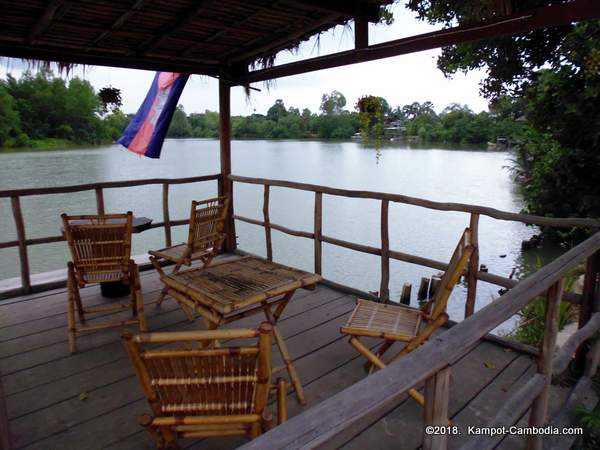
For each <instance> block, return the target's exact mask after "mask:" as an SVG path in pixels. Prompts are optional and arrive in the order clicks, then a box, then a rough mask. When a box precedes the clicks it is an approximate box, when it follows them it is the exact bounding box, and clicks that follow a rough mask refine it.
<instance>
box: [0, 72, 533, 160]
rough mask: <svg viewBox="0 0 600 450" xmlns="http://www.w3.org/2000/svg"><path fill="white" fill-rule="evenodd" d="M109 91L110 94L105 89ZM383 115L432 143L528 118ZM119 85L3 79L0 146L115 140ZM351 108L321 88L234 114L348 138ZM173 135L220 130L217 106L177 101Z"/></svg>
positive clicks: (214, 134)
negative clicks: (316, 94) (310, 101)
mask: <svg viewBox="0 0 600 450" xmlns="http://www.w3.org/2000/svg"><path fill="white" fill-rule="evenodd" d="M103 91H109V92H110V94H111V95H110V100H108V101H107V96H106V95H102V94H103ZM378 100H379V102H380V105H381V110H382V113H383V114H382V117H381V124H380V125H381V126H380V127H379V131H380V132H383V135H382V136H383V138H384V139H385V140H390V139H392V140H406V141H407V142H417V143H431V144H434V143H435V144H439V143H442V144H471V145H485V144H487V143H488V142H490V141H491V142H496V139H497V138H498V137H499V136H503V137H508V138H509V139H514V138H515V137H516V136H518V135H519V134H520V132H521V131H520V130H521V128H522V124H521V123H520V122H519V121H517V120H515V119H514V118H513V117H511V116H510V114H507V112H506V111H502V110H494V111H491V112H481V113H474V112H473V111H471V110H470V109H469V108H468V107H467V106H466V105H459V104H452V105H449V106H448V107H446V108H444V110H443V111H442V112H441V113H439V114H438V113H436V111H435V109H434V105H433V103H432V102H429V101H427V102H424V103H418V102H414V103H412V104H409V105H404V106H397V107H395V108H392V107H390V106H389V104H388V102H387V101H386V100H385V99H383V98H380V97H378ZM120 106H121V103H120V92H118V89H115V88H112V87H111V88H104V89H102V90H100V91H99V92H96V91H95V90H94V88H93V87H92V85H91V84H90V83H89V82H88V81H86V80H82V79H80V78H78V77H74V78H71V79H70V80H69V81H66V80H64V79H62V78H60V77H55V76H54V75H53V74H52V73H51V72H48V71H39V72H37V73H36V74H32V73H30V72H25V73H24V74H23V75H22V76H21V77H20V78H19V79H17V78H14V77H12V76H11V75H7V77H6V79H5V80H0V151H4V152H5V151H8V150H10V151H19V150H52V149H60V148H74V147H81V146H88V145H103V144H111V143H114V142H115V141H116V140H117V139H118V138H119V137H120V135H121V132H122V130H123V129H124V128H125V127H126V126H127V124H128V123H129V121H130V120H131V118H132V117H133V114H124V113H123V112H122V111H121V110H120ZM354 109H355V111H350V110H348V109H347V108H346V98H345V96H344V95H343V94H342V93H340V92H338V91H333V92H331V93H330V94H323V96H322V97H321V104H320V108H319V112H318V113H314V112H311V111H310V110H309V109H308V108H305V109H303V110H302V111H300V110H299V109H298V108H295V107H286V105H285V104H284V102H283V100H281V99H278V100H276V101H275V103H274V104H273V105H272V106H271V107H270V108H269V109H268V111H267V113H266V114H256V113H255V114H251V115H249V116H233V117H232V137H233V138H236V139H324V140H347V139H351V138H353V137H354V138H355V137H357V136H358V135H359V133H360V134H362V135H363V138H364V137H366V138H368V136H365V135H364V130H362V129H361V113H360V112H358V105H356V106H355V108H354ZM167 137H169V138H218V137H219V114H218V112H215V111H209V110H206V111H205V112H204V113H191V114H186V112H185V110H184V109H183V107H182V106H181V105H180V106H178V108H177V110H176V111H175V113H174V115H173V120H172V122H171V126H170V128H169V132H168V134H167Z"/></svg>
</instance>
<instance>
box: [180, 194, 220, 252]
mask: <svg viewBox="0 0 600 450" xmlns="http://www.w3.org/2000/svg"><path fill="white" fill-rule="evenodd" d="M228 207H229V197H216V198H211V199H208V200H203V201H199V202H198V201H195V200H194V201H192V211H191V213H190V228H189V233H188V243H187V245H188V248H190V249H191V252H192V253H196V252H199V251H206V250H210V249H213V247H214V246H215V244H216V243H217V242H219V237H220V236H221V234H222V232H223V227H224V224H225V217H226V215H227V208H228ZM215 250H216V249H215Z"/></svg>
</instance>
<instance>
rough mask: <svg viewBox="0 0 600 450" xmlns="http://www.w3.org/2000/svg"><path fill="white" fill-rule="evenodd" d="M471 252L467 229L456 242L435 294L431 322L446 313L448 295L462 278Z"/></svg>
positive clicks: (469, 233)
mask: <svg viewBox="0 0 600 450" xmlns="http://www.w3.org/2000/svg"><path fill="white" fill-rule="evenodd" d="M473 250H474V247H473V245H472V243H471V230H470V229H469V228H465V231H464V232H463V233H462V235H461V237H460V239H459V240H458V244H457V245H456V248H455V249H454V253H453V254H452V258H451V259H450V263H449V264H448V269H447V270H446V272H444V276H443V277H442V280H441V282H440V285H439V288H438V290H437V292H436V293H435V296H434V299H433V309H432V311H431V317H432V319H433V320H435V319H437V318H438V316H439V315H440V314H442V313H444V312H446V307H447V306H448V299H449V298H450V294H452V290H453V289H454V286H455V285H456V283H458V280H459V279H460V277H461V276H462V274H463V272H464V270H465V268H466V266H467V263H468V262H469V258H470V257H471V254H472V253H473Z"/></svg>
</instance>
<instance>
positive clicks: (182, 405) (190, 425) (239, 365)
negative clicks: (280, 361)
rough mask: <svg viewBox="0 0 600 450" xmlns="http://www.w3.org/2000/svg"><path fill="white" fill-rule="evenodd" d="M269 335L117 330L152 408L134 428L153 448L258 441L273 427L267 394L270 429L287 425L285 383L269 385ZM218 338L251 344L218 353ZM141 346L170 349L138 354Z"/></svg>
mask: <svg viewBox="0 0 600 450" xmlns="http://www.w3.org/2000/svg"><path fill="white" fill-rule="evenodd" d="M271 333H272V327H271V325H270V324H268V323H266V322H264V323H262V324H261V325H260V327H259V328H258V329H229V330H211V331H183V332H166V333H147V334H139V335H133V334H132V333H131V332H130V331H128V330H125V331H123V333H122V335H121V336H122V339H123V344H124V345H125V349H126V351H127V353H128V355H129V358H130V359H131V362H132V363H133V367H134V369H135V372H136V375H137V377H138V379H139V381H140V383H141V385H142V388H143V391H144V394H145V395H146V398H147V400H148V402H149V403H150V408H151V409H152V415H151V416H150V415H147V414H146V415H143V416H142V417H141V418H140V424H141V425H142V426H143V427H145V428H146V429H147V430H148V431H149V433H150V434H151V435H152V437H153V438H154V440H155V442H156V445H157V447H158V448H178V447H177V439H178V438H205V437H213V436H246V437H249V438H254V437H256V436H258V435H260V434H261V433H262V432H264V431H267V430H269V429H270V428H271V427H272V425H273V417H272V415H271V413H270V412H269V410H268V408H267V400H268V398H269V393H270V391H271V390H272V389H274V390H276V391H277V403H278V404H277V422H278V423H282V422H284V421H286V420H287V382H286V381H285V380H283V379H278V380H277V384H276V386H271ZM224 339H227V340H229V339H243V340H244V342H247V341H248V340H250V339H252V340H253V344H252V345H250V344H248V345H243V346H236V347H225V346H218V347H217V342H218V341H220V340H224ZM148 344H163V345H165V344H172V345H171V347H170V348H169V349H162V348H161V349H156V348H155V347H154V348H152V349H147V348H142V347H143V346H144V347H147V345H148ZM190 344H192V345H190Z"/></svg>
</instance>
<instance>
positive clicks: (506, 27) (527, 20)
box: [238, 0, 600, 84]
mask: <svg viewBox="0 0 600 450" xmlns="http://www.w3.org/2000/svg"><path fill="white" fill-rule="evenodd" d="M598 17H600V2H598V1H596V0H574V1H572V2H569V3H561V4H555V5H551V6H545V7H541V8H536V9H532V10H528V11H524V12H520V13H516V14H511V15H510V16H506V17H502V18H499V19H492V20H486V21H483V22H480V23H477V24H473V25H465V26H458V27H452V28H447V29H444V30H439V31H434V32H431V33H425V34H420V35H417V36H412V37H408V38H403V39H397V40H394V41H389V42H384V43H382V44H377V45H371V46H369V47H366V48H363V49H358V50H357V49H355V50H348V51H345V52H338V53H334V54H332V55H325V56H320V57H316V58H311V59H306V60H304V61H299V62H294V63H289V64H282V65H279V66H274V67H270V68H266V69H261V70H255V71H252V72H250V73H248V74H246V75H242V76H240V77H239V78H238V82H239V83H240V84H246V83H254V82H258V81H265V80H271V79H274V78H282V77H288V76H292V75H298V74H301V73H307V72H313V71H315V70H322V69H329V68H333V67H340V66H345V65H349V64H356V63H361V62H366V61H373V60H376V59H382V58H389V57H391V56H399V55H405V54H408V53H414V52H420V51H424V50H431V49H434V48H438V47H446V46H449V45H455V44H462V43H466V42H473V41H478V40H481V39H488V38H494V37H498V36H507V35H512V34H516V33H523V32H527V31H531V30H536V29H539V28H546V27H553V26H560V25H569V24H571V23H573V22H580V21H583V20H590V19H595V18H598Z"/></svg>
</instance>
